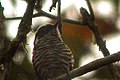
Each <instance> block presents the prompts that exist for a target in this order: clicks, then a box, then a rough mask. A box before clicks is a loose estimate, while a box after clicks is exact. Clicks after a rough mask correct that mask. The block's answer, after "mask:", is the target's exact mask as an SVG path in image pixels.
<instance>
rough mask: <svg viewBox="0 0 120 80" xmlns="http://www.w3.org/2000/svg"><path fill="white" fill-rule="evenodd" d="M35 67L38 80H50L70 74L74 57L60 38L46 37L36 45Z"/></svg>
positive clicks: (34, 54) (34, 53)
mask: <svg viewBox="0 0 120 80" xmlns="http://www.w3.org/2000/svg"><path fill="white" fill-rule="evenodd" d="M32 61H33V67H34V70H35V73H36V75H37V77H38V78H39V79H38V80H48V79H51V78H56V77H57V76H59V75H61V74H64V73H68V72H69V71H70V70H72V67H73V55H72V52H71V51H70V49H69V48H68V46H67V45H66V44H65V43H64V42H63V41H62V39H60V38H59V37H56V36H53V35H46V36H45V37H43V38H40V39H39V40H38V43H37V44H36V45H34V52H33V59H32Z"/></svg>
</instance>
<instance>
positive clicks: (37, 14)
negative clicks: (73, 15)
mask: <svg viewBox="0 0 120 80" xmlns="http://www.w3.org/2000/svg"><path fill="white" fill-rule="evenodd" d="M40 16H44V17H48V18H50V19H54V20H58V19H59V18H58V17H57V16H54V15H52V14H49V13H47V12H44V11H43V10H41V11H39V12H38V13H36V14H33V18H35V17H40ZM17 19H22V17H13V18H5V20H17ZM62 21H63V22H67V23H71V24H76V25H84V24H83V23H82V22H80V21H75V20H70V19H65V18H62Z"/></svg>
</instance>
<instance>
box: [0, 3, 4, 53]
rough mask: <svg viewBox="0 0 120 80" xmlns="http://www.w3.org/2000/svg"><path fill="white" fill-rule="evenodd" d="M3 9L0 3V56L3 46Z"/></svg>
mask: <svg viewBox="0 0 120 80" xmlns="http://www.w3.org/2000/svg"><path fill="white" fill-rule="evenodd" d="M3 10H4V8H3V7H2V5H1V2H0V54H1V53H2V48H3V45H4V38H3V23H4V15H3Z"/></svg>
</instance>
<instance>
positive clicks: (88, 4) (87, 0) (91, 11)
mask: <svg viewBox="0 0 120 80" xmlns="http://www.w3.org/2000/svg"><path fill="white" fill-rule="evenodd" d="M86 2H87V6H88V8H89V11H90V15H91V19H92V20H93V21H94V20H95V15H94V12H93V8H92V6H91V3H90V0H86Z"/></svg>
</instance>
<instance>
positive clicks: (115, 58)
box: [53, 52, 120, 80]
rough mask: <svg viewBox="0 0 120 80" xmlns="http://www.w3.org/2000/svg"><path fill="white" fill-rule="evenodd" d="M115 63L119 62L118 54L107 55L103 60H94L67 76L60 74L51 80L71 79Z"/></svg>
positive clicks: (119, 54) (119, 53) (119, 56)
mask: <svg viewBox="0 0 120 80" xmlns="http://www.w3.org/2000/svg"><path fill="white" fill-rule="evenodd" d="M96 54H97V53H96ZM117 61H120V52H117V53H114V54H112V55H109V56H107V57H104V58H100V59H97V60H94V61H92V62H90V63H88V64H86V65H84V66H82V67H79V68H76V69H74V70H72V71H70V72H69V74H67V73H65V74H62V75H60V76H58V77H57V78H56V79H53V80H68V79H69V78H71V79H73V78H75V77H79V76H81V75H83V74H85V73H88V72H91V71H93V70H96V69H98V68H100V67H103V66H106V65H109V64H111V63H114V62H117ZM117 80H118V79H117Z"/></svg>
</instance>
